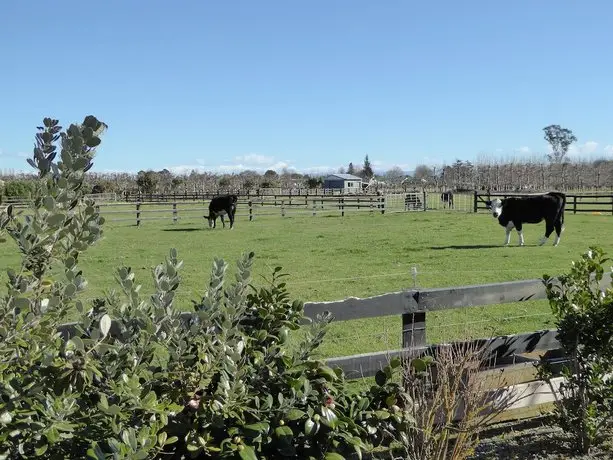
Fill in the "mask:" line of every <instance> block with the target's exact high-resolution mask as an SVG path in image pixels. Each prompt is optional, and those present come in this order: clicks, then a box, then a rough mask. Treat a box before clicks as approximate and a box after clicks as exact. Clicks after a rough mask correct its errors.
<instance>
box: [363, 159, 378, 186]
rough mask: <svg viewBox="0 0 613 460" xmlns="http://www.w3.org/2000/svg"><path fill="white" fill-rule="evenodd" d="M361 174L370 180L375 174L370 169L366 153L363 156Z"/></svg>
mask: <svg viewBox="0 0 613 460" xmlns="http://www.w3.org/2000/svg"><path fill="white" fill-rule="evenodd" d="M361 174H362V178H363V179H366V180H370V179H371V178H372V177H373V176H374V175H375V174H374V172H373V170H372V166H371V164H370V160H369V159H368V155H366V156H365V157H364V166H362V173H361Z"/></svg>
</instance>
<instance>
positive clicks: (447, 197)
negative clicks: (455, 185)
mask: <svg viewBox="0 0 613 460" xmlns="http://www.w3.org/2000/svg"><path fill="white" fill-rule="evenodd" d="M441 201H442V202H443V207H444V206H445V203H446V204H447V206H449V208H453V192H452V191H451V190H447V191H446V192H443V193H441Z"/></svg>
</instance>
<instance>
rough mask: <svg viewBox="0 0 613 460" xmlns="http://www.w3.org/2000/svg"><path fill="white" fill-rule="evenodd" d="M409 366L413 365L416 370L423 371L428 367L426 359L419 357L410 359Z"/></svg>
mask: <svg viewBox="0 0 613 460" xmlns="http://www.w3.org/2000/svg"><path fill="white" fill-rule="evenodd" d="M411 367H413V368H414V369H415V370H416V371H417V372H424V371H425V370H426V369H428V365H427V364H426V361H425V360H423V359H421V358H415V359H414V360H412V361H411Z"/></svg>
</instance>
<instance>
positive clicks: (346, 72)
mask: <svg viewBox="0 0 613 460" xmlns="http://www.w3.org/2000/svg"><path fill="white" fill-rule="evenodd" d="M0 17H2V18H3V19H4V20H3V21H2V26H1V27H0V58H1V62H2V71H1V73H0V152H1V153H0V170H5V171H6V170H7V169H17V170H19V169H24V170H27V168H28V167H27V165H26V163H25V158H24V155H28V154H29V153H30V152H31V150H32V146H33V140H34V133H35V127H36V126H37V125H39V124H40V122H41V120H42V118H43V117H45V116H53V117H56V118H59V119H60V121H61V123H62V124H63V125H64V126H67V125H68V124H69V123H70V122H75V121H81V120H82V119H83V117H84V116H85V115H87V114H93V115H96V116H97V117H99V118H100V119H101V120H103V121H105V122H106V123H107V124H108V125H109V130H108V132H107V133H106V134H105V137H104V139H103V144H102V147H101V148H100V151H99V155H98V157H97V159H96V165H95V168H94V170H95V171H116V170H122V171H134V172H135V171H138V170H140V169H149V168H151V169H156V170H159V169H162V168H169V169H172V170H173V171H184V170H190V169H192V168H200V169H205V170H210V171H237V170H241V169H246V168H249V169H256V170H260V171H264V170H266V169H268V168H273V169H280V168H283V167H290V168H295V169H296V170H298V171H306V172H312V171H326V170H329V169H337V168H338V167H340V166H346V165H347V164H348V163H349V161H353V162H355V163H358V164H359V163H361V162H362V160H363V158H364V155H365V154H368V155H369V157H370V159H371V161H372V162H373V164H374V165H375V166H376V169H380V170H385V169H388V168H391V167H392V166H394V165H398V166H401V167H402V168H404V169H407V170H410V169H412V168H413V167H414V166H415V165H417V164H422V163H426V164H440V163H443V162H447V163H450V162H453V161H454V160H455V159H456V158H461V159H471V160H474V159H477V158H479V157H485V156H490V157H495V158H501V157H504V156H511V155H524V154H526V155H532V154H539V155H543V154H544V153H545V152H546V143H545V141H544V139H543V133H542V128H543V127H544V126H546V125H549V124H552V123H556V124H561V125H562V126H564V127H567V128H570V129H572V130H573V132H574V133H575V135H576V136H577V138H578V142H577V145H576V146H574V147H573V149H572V151H571V153H572V154H573V155H574V156H575V157H578V158H579V157H584V158H593V157H596V156H604V155H607V156H609V157H613V132H612V130H611V127H612V126H613V123H612V121H613V110H612V108H613V89H612V87H611V74H612V73H613V59H611V45H610V43H611V18H612V17H613V2H611V1H610V0H600V1H596V0H594V1H590V0H585V1H576V0H574V1H571V0H555V1H554V0H539V1H534V0H519V1H515V2H497V1H492V0H466V1H463V2H458V1H457V0H446V1H428V2H426V1H420V2H418V1H409V0H402V1H400V0H382V1H374V0H370V1H365V0H351V1H350V0H309V1H304V0H303V1H288V0H284V1H280V0H258V1H255V0H243V1H233V0H223V1H222V0H216V1H213V0H209V1H195V0H185V1H180V2H176V3H173V2H168V1H164V2H162V1H159V0H150V1H148V2H144V1H135V0H122V1H118V0H110V1H106V2H94V3H91V2H81V1H78V2H77V1H72V0H63V1H61V2H43V1H40V0H31V1H28V2H26V1H19V0H6V1H3V2H1V3H0Z"/></svg>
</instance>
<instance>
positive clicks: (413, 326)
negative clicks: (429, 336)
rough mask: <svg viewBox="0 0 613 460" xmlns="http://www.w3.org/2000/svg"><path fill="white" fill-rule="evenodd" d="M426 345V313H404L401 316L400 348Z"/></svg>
mask: <svg viewBox="0 0 613 460" xmlns="http://www.w3.org/2000/svg"><path fill="white" fill-rule="evenodd" d="M425 345H426V312H425V311H419V312H416V313H405V314H403V315H402V348H414V347H422V346H425Z"/></svg>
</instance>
